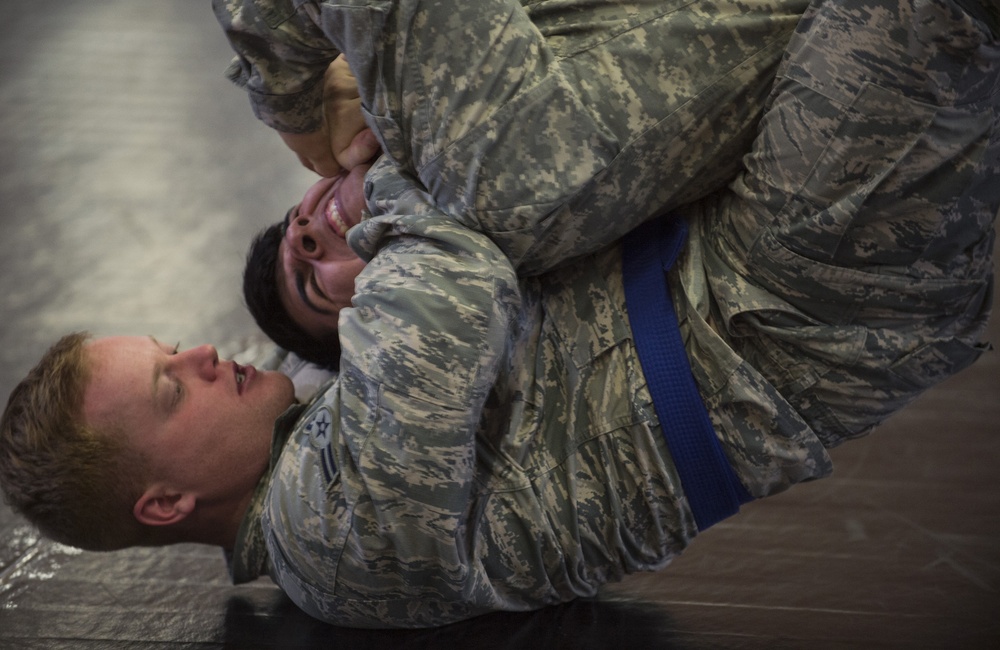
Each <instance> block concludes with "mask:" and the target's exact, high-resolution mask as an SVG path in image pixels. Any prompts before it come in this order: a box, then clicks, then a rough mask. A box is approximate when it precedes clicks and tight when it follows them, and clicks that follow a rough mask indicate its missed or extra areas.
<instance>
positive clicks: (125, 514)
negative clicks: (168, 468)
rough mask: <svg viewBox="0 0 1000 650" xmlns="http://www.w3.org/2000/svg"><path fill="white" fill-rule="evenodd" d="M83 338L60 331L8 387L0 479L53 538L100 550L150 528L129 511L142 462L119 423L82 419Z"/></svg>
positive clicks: (15, 503) (9, 497) (0, 423)
mask: <svg viewBox="0 0 1000 650" xmlns="http://www.w3.org/2000/svg"><path fill="white" fill-rule="evenodd" d="M88 338H89V335H88V334H87V333H85V332H77V333H74V334H69V335H67V336H64V337H63V338H62V339H60V340H59V341H58V342H57V343H56V344H55V345H53V346H52V347H51V348H49V350H48V352H46V353H45V355H44V356H43V357H42V359H41V361H39V362H38V365H36V366H35V368H34V369H32V371H31V372H30V373H29V374H28V376H27V377H25V378H24V380H22V381H21V383H20V384H18V386H17V388H15V389H14V391H13V392H12V393H11V395H10V398H9V400H8V402H7V408H6V409H5V410H4V413H3V417H2V418H0V487H2V488H3V492H4V496H5V499H6V501H7V503H8V504H9V505H11V506H12V507H13V508H14V509H15V510H16V511H17V512H19V513H21V514H22V515H24V516H25V517H26V518H27V519H28V520H29V521H30V522H31V523H33V524H34V525H35V526H37V527H38V529H39V530H40V531H41V533H42V534H43V535H45V536H47V537H50V538H52V539H53V540H55V541H57V542H61V543H63V544H68V545H70V546H76V547H79V548H83V549H88V550H102V551H107V550H114V549H119V548H124V547H127V546H135V545H138V544H146V543H149V542H150V540H149V534H148V533H149V531H148V530H147V529H146V527H145V526H142V525H141V524H140V523H139V522H138V521H137V520H136V519H135V517H134V515H133V513H132V508H133V505H134V504H135V502H136V500H137V499H138V497H139V496H140V495H141V490H142V485H141V481H140V480H139V478H140V477H141V475H142V474H141V472H142V466H143V465H144V463H143V462H142V460H141V458H140V457H139V456H137V455H136V454H134V453H132V452H131V451H130V450H129V449H128V447H127V446H126V445H125V443H124V437H123V436H122V435H121V432H120V431H97V430H95V429H94V428H91V427H89V426H87V424H86V423H85V422H84V421H83V416H82V409H83V394H84V390H85V389H86V386H87V383H88V382H89V380H90V363H89V357H88V356H87V352H86V349H85V347H84V344H85V342H86V341H87V339H88Z"/></svg>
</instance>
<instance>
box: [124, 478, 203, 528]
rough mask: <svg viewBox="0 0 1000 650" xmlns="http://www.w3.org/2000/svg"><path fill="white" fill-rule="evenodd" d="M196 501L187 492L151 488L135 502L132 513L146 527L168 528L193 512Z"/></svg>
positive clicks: (160, 487) (157, 487)
mask: <svg viewBox="0 0 1000 650" xmlns="http://www.w3.org/2000/svg"><path fill="white" fill-rule="evenodd" d="M195 503H197V499H196V498H195V496H194V495H193V494H191V493H188V492H176V491H173V490H169V489H166V488H164V487H163V486H153V487H150V488H149V489H147V490H146V491H145V492H143V494H142V496H141V497H139V499H138V500H137V501H136V502H135V506H134V507H133V508H132V513H133V514H134V515H135V518H136V519H137V520H138V521H139V522H140V523H143V524H146V525H147V526H169V525H171V524H176V523H178V522H180V521H183V520H184V519H185V518H187V516H188V515H190V514H191V513H192V512H194V507H195Z"/></svg>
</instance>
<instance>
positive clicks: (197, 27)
mask: <svg viewBox="0 0 1000 650" xmlns="http://www.w3.org/2000/svg"><path fill="white" fill-rule="evenodd" d="M3 4H4V11H3V14H4V15H3V19H2V20H0V125H2V128H0V170H2V172H0V206H2V207H0V215H2V216H0V220H2V226H0V228H2V230H0V232H2V236H0V314H2V316H0V322H2V325H0V397H3V399H5V397H6V395H7V394H8V393H9V391H10V390H11V389H12V388H13V386H14V384H15V382H16V380H17V379H18V378H19V377H21V376H22V375H23V374H24V373H25V372H26V371H27V369H28V368H29V367H30V366H31V365H33V363H34V362H35V361H36V360H37V359H38V357H39V356H40V355H41V353H42V352H43V351H44V349H45V348H46V347H47V346H48V345H49V344H50V343H51V342H52V341H53V340H55V338H57V337H58V336H59V335H61V334H63V333H65V332H67V331H70V330H73V329H89V330H91V331H93V332H95V333H97V334H112V333H128V334H146V333H149V334H155V335H156V336H157V337H159V338H161V339H162V340H169V341H171V342H172V341H174V340H179V341H181V343H182V345H189V344H196V343H201V342H206V341H211V342H214V343H217V344H222V348H223V351H226V350H236V349H239V348H241V347H242V346H243V345H245V344H246V342H247V341H248V340H254V339H255V337H257V336H259V335H257V334H256V331H255V328H254V326H253V325H252V323H251V321H250V319H249V317H248V316H247V315H246V313H245V312H244V309H243V307H242V304H241V301H240V299H239V298H238V295H237V286H238V277H239V271H240V268H241V265H242V255H243V252H244V249H245V247H246V245H247V242H248V241H249V238H250V236H251V233H253V232H254V231H255V230H257V229H258V228H259V227H260V226H262V225H264V224H266V223H268V222H269V221H272V220H275V219H276V218H278V217H279V216H281V214H283V209H284V208H285V207H287V205H289V204H290V203H291V202H292V201H294V200H296V199H297V198H298V196H299V194H300V193H301V191H302V190H303V189H304V188H305V186H306V185H307V184H308V183H309V181H310V179H311V176H310V175H309V174H308V173H307V172H305V171H303V170H300V169H299V168H298V166H297V163H295V162H294V160H293V158H292V157H291V155H290V154H289V153H287V152H286V151H285V150H284V148H283V146H282V145H281V144H280V142H279V140H278V139H277V137H276V136H275V135H274V134H273V133H271V132H269V131H268V130H267V129H265V128H264V127H263V126H260V125H259V124H258V123H257V122H256V121H255V120H254V119H253V117H252V115H251V113H250V110H249V107H248V105H247V103H246V100H245V98H244V96H243V95H242V93H241V92H239V91H238V90H236V89H234V88H232V87H230V86H229V85H228V82H226V81H225V80H224V78H223V76H222V71H223V69H224V68H225V65H226V63H227V61H228V50H227V46H226V44H225V42H224V39H223V37H222V35H221V32H220V31H219V30H218V28H217V27H216V25H215V23H214V19H213V18H212V16H211V12H210V10H209V3H208V2H192V1H190V0H185V1H184V2H166V1H164V0H63V1H62V2H58V3H33V2H19V3H11V2H4V3H3ZM998 182H1000V181H998ZM992 339H993V340H994V341H1000V326H998V325H997V324H996V323H994V326H993V327H992ZM998 371H1000V360H998V356H997V354H996V353H994V354H991V355H988V356H987V357H986V358H984V359H983V360H982V361H981V362H980V363H979V364H978V365H977V366H976V367H974V368H973V369H971V370H969V371H967V372H966V373H964V374H963V375H961V376H959V377H957V378H956V379H954V380H953V381H951V382H950V383H948V384H946V385H944V386H942V387H940V388H939V389H937V390H935V391H933V392H931V393H930V394H928V395H926V396H925V397H924V398H923V399H922V400H920V401H919V402H918V403H917V404H916V405H914V406H913V407H911V408H910V409H909V410H908V411H907V412H904V413H903V414H901V415H900V416H898V417H897V418H896V419H895V421H893V422H892V423H891V424H890V425H889V426H886V427H885V428H884V429H882V430H881V431H879V432H877V433H876V434H875V435H874V436H872V437H871V438H869V439H866V440H863V441H859V442H855V443H851V444H849V445H847V446H846V447H844V448H841V449H838V450H836V452H835V459H836V462H837V471H836V475H835V477H834V478H831V479H828V480H825V481H821V482H818V483H815V484H811V485H804V486H800V487H797V488H796V489H794V490H792V491H791V492H790V493H788V494H785V495H782V496H779V497H776V498H773V499H771V500H768V501H766V502H762V503H755V504H751V505H750V506H748V507H746V508H745V509H744V512H743V513H742V514H741V515H739V516H738V517H736V518H734V519H731V520H729V521H727V522H724V523H722V524H720V525H718V526H717V527H715V528H714V529H712V530H710V531H708V532H707V533H706V534H705V535H703V536H702V537H700V538H699V539H698V540H697V541H696V542H695V544H694V546H693V547H692V548H691V550H690V551H689V552H688V553H687V554H686V555H685V556H684V557H682V558H681V559H680V560H679V561H678V562H676V563H675V564H674V565H673V566H672V567H670V568H668V569H667V570H666V571H664V572H662V573H659V574H654V575H643V576H634V577H633V578H631V579H629V580H627V581H626V582H624V583H622V584H620V585H616V586H615V587H614V588H609V589H608V590H607V591H606V593H604V594H602V595H601V597H600V598H598V599H596V600H595V601H590V602H578V603H575V604H571V605H567V606H564V607H559V608H553V609H550V610H546V611H542V612H538V613H535V614H525V615H496V616H488V617H485V618H482V619H479V620H475V621H472V622H469V623H466V624H461V625H457V626H452V627H449V628H444V629H442V630H437V631H431V632H417V633H392V634H387V633H369V632H359V631H352V630H341V629H335V628H329V627H325V626H323V625H321V624H318V623H316V622H314V621H312V620H311V619H309V618H308V617H306V616H305V615H303V614H301V613H299V612H298V611H296V610H295V608H294V607H293V606H291V605H290V604H289V603H288V602H287V601H285V600H284V599H283V598H282V597H281V595H280V593H279V592H278V591H277V590H276V589H275V588H274V587H273V586H272V585H270V583H267V582H266V581H261V582H259V583H256V584H254V585H252V586H250V587H242V588H233V587H230V586H229V585H228V584H227V578H226V572H225V568H224V565H223V561H222V557H221V553H220V552H219V551H218V550H216V549H213V548H206V547H193V546H187V547H176V548H172V549H169V550H135V551H130V552H125V553H120V554H113V555H95V554H88V553H79V552H76V551H73V550H72V549H67V548H64V547H59V546H54V545H52V544H50V543H47V542H44V541H41V540H39V539H38V537H37V536H36V535H35V534H34V533H33V532H32V530H31V529H30V528H28V527H27V526H26V525H24V523H23V522H22V521H21V520H19V519H18V518H17V517H15V516H14V515H13V514H12V513H11V512H10V511H9V510H8V509H6V508H5V507H3V506H0V535H2V539H3V541H2V544H0V647H2V648H144V647H166V648H205V647H226V648H276V647H298V648H313V647H328V646H332V645H337V646H340V647H346V648H352V649H354V650H359V649H360V648H368V647H379V648H382V647H394V646H395V647H403V648H437V647H448V646H452V647H463V648H477V649H478V648H500V647H503V648H526V647H545V648H624V647H637V648H644V649H657V648H883V647H905V648H1000V487H998V486H997V483H996V475H997V468H998V467H1000V435H998V433H1000V425H998V422H1000V400H998V396H1000V379H998ZM457 644H461V645H460V646H459V645H457Z"/></svg>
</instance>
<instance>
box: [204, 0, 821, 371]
mask: <svg viewBox="0 0 1000 650" xmlns="http://www.w3.org/2000/svg"><path fill="white" fill-rule="evenodd" d="M806 4H807V3H806V2H805V1H804V0H754V1H752V2H731V1H729V0H699V1H698V2H693V3H692V2H676V1H675V0H634V1H631V2H625V3H621V2H599V3H587V4H586V5H582V6H581V5H580V4H577V3H573V2H570V3H525V4H524V6H522V5H521V4H520V3H519V2H516V1H512V0H491V1H490V2H488V3H486V4H482V3H479V4H477V5H475V6H471V7H469V8H468V12H467V13H468V14H469V15H467V16H463V18H462V19H461V20H460V21H459V19H458V18H457V15H458V14H455V13H453V14H451V15H448V16H445V15H444V13H442V14H440V15H439V14H438V13H436V12H437V11H438V10H437V9H433V10H432V9H429V8H427V7H425V6H423V5H414V6H410V5H407V4H405V3H404V4H401V5H393V4H392V3H384V4H380V3H375V4H371V5H364V4H362V5H359V6H356V7H352V6H350V5H339V4H338V5H333V4H329V3H323V2H318V3H299V4H297V5H295V6H294V7H293V6H292V5H286V4H284V3H281V2H273V3H265V6H267V5H273V6H272V7H271V8H270V9H269V10H267V11H261V10H260V9H259V7H260V6H261V5H260V3H252V2H241V1H239V0H229V1H224V2H216V5H215V6H216V14H217V15H218V17H219V20H220V22H221V23H222V25H223V27H224V28H225V30H226V32H227V34H228V35H229V37H230V40H231V42H232V45H233V47H234V49H235V50H236V52H237V54H238V59H237V61H236V62H235V64H234V66H233V68H232V77H233V79H234V80H236V81H237V83H239V84H240V85H242V86H244V87H246V89H247V90H248V93H249V95H250V98H251V101H252V104H253V107H254V111H255V112H256V113H257V115H258V116H259V117H260V118H261V119H262V120H264V122H265V123H267V124H268V125H270V126H273V127H274V128H276V129H278V130H279V132H281V133H282V137H283V138H285V140H286V142H288V143H289V144H290V145H292V146H293V147H295V146H296V143H303V142H304V143H309V144H303V145H302V146H301V147H300V148H299V149H297V150H296V153H298V154H299V157H300V159H302V160H303V161H304V162H305V163H306V164H307V165H308V166H310V167H311V168H314V169H329V167H328V166H327V165H326V164H324V163H323V162H321V161H319V160H318V158H316V155H315V152H316V151H322V150H323V149H324V146H323V145H326V146H325V149H326V150H327V151H326V152H325V154H326V156H327V160H330V159H331V158H332V157H331V156H330V153H331V152H330V151H329V150H330V149H331V146H330V143H329V139H328V138H329V136H328V135H327V131H332V132H333V133H334V135H337V131H336V130H335V129H334V128H333V127H334V126H336V125H335V124H332V122H333V118H330V117H329V116H328V115H324V112H323V108H322V105H323V104H322V101H321V99H322V97H323V96H330V95H331V94H334V95H344V96H347V97H351V98H353V96H354V94H355V93H350V92H348V91H346V90H345V88H344V86H346V85H347V83H345V75H343V74H342V75H340V76H338V75H337V74H335V71H336V63H338V60H337V59H334V57H336V56H338V54H340V53H341V52H342V53H343V56H345V57H346V59H347V61H348V62H350V63H351V68H352V69H353V71H354V73H355V74H356V76H357V79H358V84H357V90H359V91H360V98H359V99H360V100H359V102H358V104H360V106H359V107H358V108H359V110H360V111H363V112H365V113H367V114H368V116H369V119H368V125H369V126H370V127H371V128H372V130H373V131H374V133H375V134H376V136H377V137H378V140H379V142H380V143H381V145H382V149H383V151H384V155H385V157H386V158H387V159H388V160H390V161H391V162H392V163H393V166H394V167H395V168H396V169H397V170H399V173H401V174H406V175H408V176H412V177H413V178H415V179H419V185H420V187H421V188H423V189H424V190H426V191H427V192H428V193H429V195H430V196H431V197H432V201H433V203H434V204H435V205H437V206H439V207H441V208H442V209H443V210H444V211H445V212H446V213H447V214H449V215H450V216H451V217H452V218H454V219H455V220H456V221H457V222H459V223H461V224H463V225H466V226H468V227H470V228H473V229H475V230H478V231H481V232H484V233H486V234H487V235H489V236H490V238H491V239H493V241H494V242H495V243H497V244H498V245H499V246H500V247H501V250H503V251H504V253H505V254H507V256H508V257H509V258H510V259H511V260H512V261H513V263H514V267H515V269H516V270H517V272H518V273H519V274H520V275H538V274H541V273H544V272H545V271H547V270H550V269H553V268H556V267H558V266H559V265H561V264H563V263H565V262H566V261H567V260H569V259H572V258H573V257H577V256H582V255H586V254H588V253H591V252H594V251H595V250H597V249H599V248H603V247H605V246H607V245H609V244H611V243H613V242H615V241H616V240H618V239H619V238H620V237H621V236H622V235H624V234H625V233H627V232H628V231H629V230H631V229H632V228H633V227H635V226H636V225H638V224H640V223H642V222H644V221H645V220H647V219H649V218H651V217H653V216H656V215H659V214H663V213H664V212H665V211H667V210H670V209H672V208H675V207H677V206H678V205H681V204H682V203H684V202H686V201H690V200H693V199H695V198H697V197H699V196H703V195H705V194H707V193H709V192H710V191H712V190H716V189H719V188H720V187H722V186H723V185H724V184H725V183H726V182H727V181H728V180H729V179H730V178H732V176H733V175H734V174H735V173H736V171H737V169H738V168H739V160H740V157H741V156H742V155H743V153H745V152H746V151H747V150H748V149H749V146H750V143H751V142H752V139H753V136H754V133H755V128H756V124H757V123H758V121H759V119H760V116H761V114H762V111H763V103H764V99H765V98H766V97H767V94H768V91H769V89H770V87H771V84H772V81H773V78H774V71H775V69H776V67H777V65H778V61H779V60H780V58H781V54H782V52H783V50H784V47H785V45H786V43H787V42H788V38H789V37H790V35H791V33H792V30H793V29H794V27H795V24H796V22H797V20H798V18H799V16H800V14H801V12H802V11H803V10H804V8H805V6H806ZM342 11H343V12H346V13H348V14H350V13H352V12H353V13H357V14H364V15H369V14H370V21H371V23H370V24H368V23H366V26H365V27H364V28H363V29H362V30H361V32H360V33H359V34H341V33H340V31H339V30H340V27H339V25H341V24H342V21H341V19H340V16H339V13H340V12H342ZM443 11H445V13H446V12H447V10H443ZM279 15H280V16H281V20H280V21H277V22H276V16H279ZM345 20H346V18H345ZM410 20H413V21H420V22H423V23H425V24H426V25H427V29H426V30H425V32H424V33H423V34H422V35H421V38H419V39H404V40H400V41H398V42H394V41H392V40H391V38H390V37H388V36H387V34H388V33H389V32H390V31H391V30H386V31H384V32H380V31H379V30H378V29H377V28H376V27H374V26H375V25H378V24H381V23H382V21H387V22H388V23H392V22H393V21H400V22H407V21H410ZM356 22H357V21H356ZM356 22H355V24H356ZM458 22H461V25H459V24H458ZM368 30H373V31H371V33H370V34H368V35H362V34H366V33H367V32H368ZM352 39H359V40H358V41H357V42H358V43H361V42H362V41H364V42H366V43H367V42H369V41H370V42H374V43H375V52H376V54H375V56H372V53H371V52H370V51H369V48H370V46H367V45H357V46H355V45H354V43H355V41H354V40H352ZM366 39H369V40H366ZM383 41H384V44H383ZM459 41H461V42H462V43H463V46H462V47H455V43H456V42H459ZM470 53H475V54H472V55H470ZM331 60H333V61H334V65H331V66H330V67H329V68H327V64H328V63H329V62H330V61H331ZM387 61H393V62H394V63H393V64H391V65H389V64H387V63H386V62H387ZM428 62H433V65H429V64H428ZM341 69H342V68H341ZM324 80H325V81H326V82H327V86H326V87H327V88H328V89H329V87H330V85H331V84H332V85H333V86H334V90H332V91H331V90H327V91H324V90H323V87H324V83H323V81H324ZM346 81H347V82H352V81H353V78H349V79H346ZM327 106H329V103H328V104H327ZM351 106H354V105H353V104H351ZM328 112H329V111H328ZM339 115H340V116H341V117H343V115H344V114H343V113H339ZM325 117H326V118H327V119H324V118H325ZM351 133H352V130H351V128H350V126H349V127H348V135H350V134H351ZM341 140H342V141H345V142H346V141H348V140H349V138H348V137H342V138H341ZM333 148H334V149H338V147H337V146H334V147H333ZM307 149H308V150H307ZM369 153H370V152H369ZM363 157H364V155H363V154H362V155H358V154H356V153H355V155H354V160H355V161H358V160H359V159H363ZM310 161H312V162H310ZM331 212H332V210H331V209H329V208H327V207H326V206H323V209H322V210H321V211H320V213H318V214H316V215H303V218H302V219H292V220H288V219H286V222H285V226H284V228H279V227H278V226H274V227H272V228H270V229H269V230H268V231H267V232H266V234H264V235H262V237H261V238H260V239H258V240H257V241H256V242H255V243H254V245H253V246H252V248H251V252H250V255H249V257H248V263H247V268H246V272H245V275H244V295H245V297H246V301H247V304H248V306H249V308H250V311H251V313H252V314H253V316H254V318H255V319H256V321H257V323H258V325H259V326H260V327H261V329H262V330H263V331H264V332H265V333H267V334H268V335H269V336H271V337H272V338H273V339H274V340H275V341H277V342H278V343H279V344H280V345H282V347H285V348H286V349H290V350H293V351H295V352H297V353H298V354H299V355H300V356H302V357H304V358H306V359H309V360H312V361H315V362H318V363H321V364H322V365H326V366H332V367H335V366H336V362H337V357H336V349H335V348H336V347H337V332H336V313H337V311H339V308H337V307H333V306H331V305H328V304H326V302H327V301H326V298H328V297H329V296H328V295H327V294H329V293H330V290H331V287H330V286H324V281H323V279H324V278H329V277H330V275H329V272H328V271H327V272H321V271H319V270H317V269H316V264H317V262H318V261H321V260H324V259H325V258H324V257H323V256H320V255H318V254H317V251H318V250H321V249H315V248H312V249H309V250H307V246H305V245H303V244H302V242H303V241H306V242H313V241H318V239H319V238H321V237H323V234H324V233H322V232H317V231H319V230H320V229H325V230H326V231H327V233H326V234H327V235H333V236H335V237H337V238H339V239H343V236H344V233H343V232H337V230H338V228H340V226H338V225H337V224H336V223H335V221H333V220H331V219H330V218H329V217H328V216H327V215H328V214H329V213H331ZM340 216H341V217H344V216H345V215H340ZM360 217H361V215H360V214H351V215H347V219H348V221H350V222H351V223H347V224H346V225H353V223H356V222H357V221H360ZM303 220H309V223H304V222H303V223H302V227H301V228H300V227H297V225H298V223H297V222H301V221H303ZM300 230H303V231H308V232H304V233H300ZM279 232H282V233H284V237H279ZM332 239H333V237H328V241H330V242H331V247H332V248H334V249H336V248H337V247H336V246H335V245H334V243H333V242H332ZM275 245H277V246H278V247H279V248H280V250H278V251H276V252H275V251H271V250H267V249H268V248H270V247H272V246H275ZM274 263H277V266H275V267H273V270H272V267H271V265H272V264H274ZM272 276H273V278H274V279H275V281H276V282H277V285H276V286H275V285H273V284H271V282H270V281H271V279H272ZM296 330H298V331H296Z"/></svg>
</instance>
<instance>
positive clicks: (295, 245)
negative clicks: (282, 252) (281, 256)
mask: <svg viewBox="0 0 1000 650" xmlns="http://www.w3.org/2000/svg"><path fill="white" fill-rule="evenodd" d="M313 227H314V225H313V222H312V219H310V218H309V217H308V216H301V215H300V216H297V217H295V218H294V219H291V220H290V221H289V222H288V230H287V231H286V232H285V239H286V241H287V242H288V244H289V246H290V247H291V250H292V251H294V253H295V255H296V256H297V257H300V258H302V259H307V260H312V259H320V258H322V257H323V250H322V247H321V246H320V243H319V238H317V237H316V236H315V235H314V233H313Z"/></svg>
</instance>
